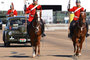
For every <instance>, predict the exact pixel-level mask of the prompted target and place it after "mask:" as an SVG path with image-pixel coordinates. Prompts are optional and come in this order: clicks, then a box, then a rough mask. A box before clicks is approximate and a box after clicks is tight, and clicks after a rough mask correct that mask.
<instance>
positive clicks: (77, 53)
mask: <svg viewBox="0 0 90 60" xmlns="http://www.w3.org/2000/svg"><path fill="white" fill-rule="evenodd" d="M78 40H79V39H78V38H77V39H76V45H77V51H76V55H77V56H78V55H79V46H80V44H79V41H78Z"/></svg>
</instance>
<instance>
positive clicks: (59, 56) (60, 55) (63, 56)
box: [52, 55, 72, 57]
mask: <svg viewBox="0 0 90 60" xmlns="http://www.w3.org/2000/svg"><path fill="white" fill-rule="evenodd" d="M52 56H55V57H72V55H52Z"/></svg>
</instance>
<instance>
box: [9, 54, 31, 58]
mask: <svg viewBox="0 0 90 60" xmlns="http://www.w3.org/2000/svg"><path fill="white" fill-rule="evenodd" d="M8 57H12V58H31V56H19V55H14V56H8Z"/></svg>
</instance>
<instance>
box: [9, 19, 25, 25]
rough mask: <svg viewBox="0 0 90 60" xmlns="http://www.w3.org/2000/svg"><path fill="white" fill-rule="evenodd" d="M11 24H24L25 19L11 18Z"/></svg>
mask: <svg viewBox="0 0 90 60" xmlns="http://www.w3.org/2000/svg"><path fill="white" fill-rule="evenodd" d="M13 24H18V25H23V24H25V20H12V21H10V25H13Z"/></svg>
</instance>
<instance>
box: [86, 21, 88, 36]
mask: <svg viewBox="0 0 90 60" xmlns="http://www.w3.org/2000/svg"><path fill="white" fill-rule="evenodd" d="M86 28H87V33H86V37H88V36H89V34H88V23H87V22H86Z"/></svg>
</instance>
